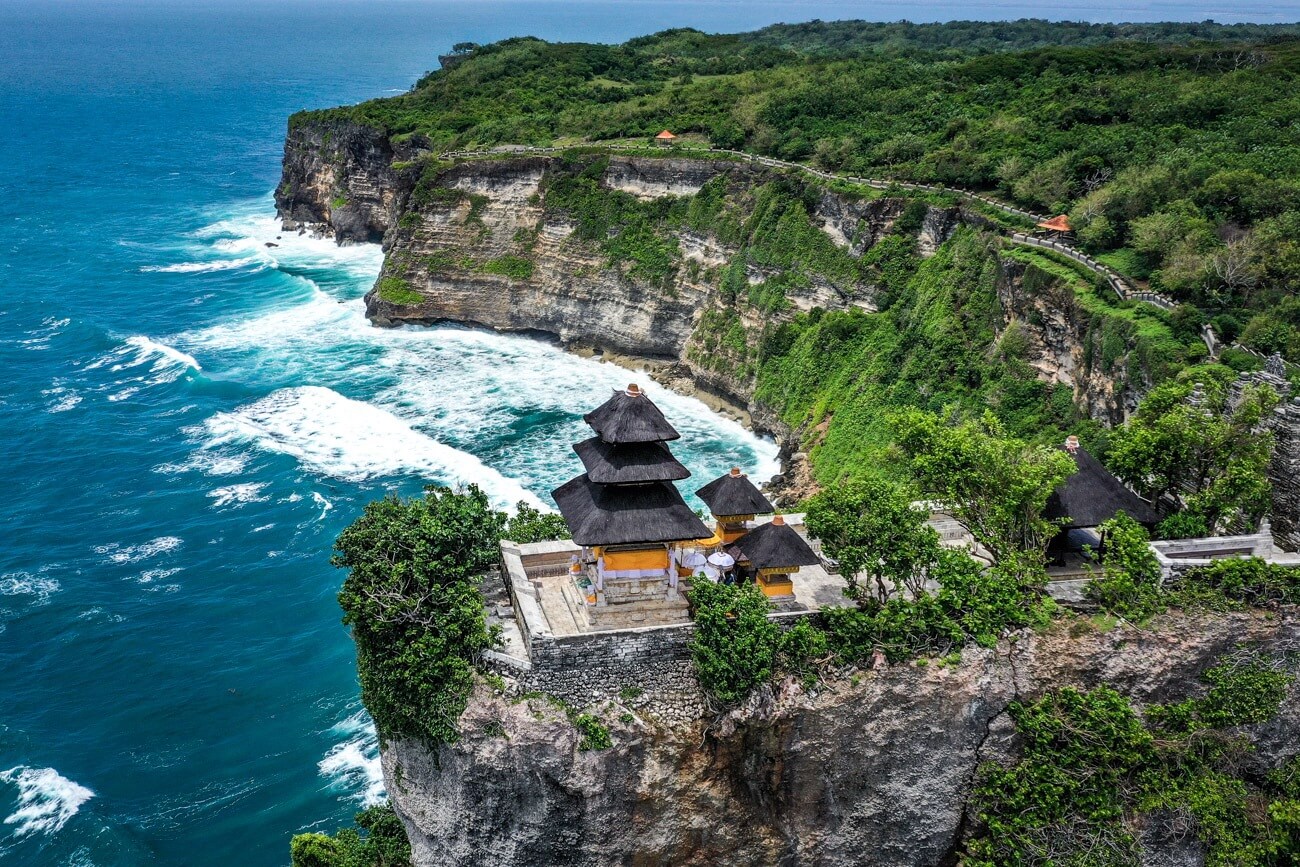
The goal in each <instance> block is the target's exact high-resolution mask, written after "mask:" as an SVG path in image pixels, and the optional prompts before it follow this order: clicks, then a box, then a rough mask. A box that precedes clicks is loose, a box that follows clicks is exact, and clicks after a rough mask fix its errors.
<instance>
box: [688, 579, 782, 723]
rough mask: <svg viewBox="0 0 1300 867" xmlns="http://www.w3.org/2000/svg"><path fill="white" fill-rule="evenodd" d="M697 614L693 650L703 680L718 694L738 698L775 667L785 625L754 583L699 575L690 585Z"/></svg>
mask: <svg viewBox="0 0 1300 867" xmlns="http://www.w3.org/2000/svg"><path fill="white" fill-rule="evenodd" d="M690 601H691V607H692V609H693V611H694V616H695V626H696V631H695V637H694V638H693V639H691V653H692V655H693V657H694V659H695V674H696V676H697V677H698V678H699V680H700V685H701V686H703V687H704V689H705V690H706V691H707V692H708V693H709V694H710V695H712V696H713V697H714V698H716V699H717V700H719V701H721V702H724V703H730V702H737V701H740V700H741V699H743V698H744V697H745V696H746V695H748V694H749V692H750V690H752V689H753V688H754V687H755V686H757V685H759V684H761V683H766V682H767V681H768V680H769V679H770V678H771V677H772V675H773V673H774V672H775V671H776V664H777V652H778V650H779V649H780V647H781V629H780V627H778V626H777V625H776V624H775V623H773V622H772V621H771V620H768V618H767V614H768V611H769V610H770V606H769V605H768V602H767V597H766V596H764V595H763V591H761V590H759V589H758V587H756V586H755V585H753V584H739V585H727V584H714V583H712V582H710V581H697V582H695V583H694V584H693V585H692V586H691V590H690Z"/></svg>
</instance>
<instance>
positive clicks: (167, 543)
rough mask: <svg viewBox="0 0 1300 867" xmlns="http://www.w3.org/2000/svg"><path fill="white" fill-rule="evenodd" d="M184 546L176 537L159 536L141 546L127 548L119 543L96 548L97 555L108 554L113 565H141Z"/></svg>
mask: <svg viewBox="0 0 1300 867" xmlns="http://www.w3.org/2000/svg"><path fill="white" fill-rule="evenodd" d="M182 544H183V543H182V542H181V540H180V539H179V538H177V537H176V536H159V537H158V538H157V539H151V540H150V541H148V542H144V543H142V544H140V545H130V546H127V547H125V548H123V547H122V546H121V545H119V544H118V543H117V542H111V543H109V544H107V545H99V546H97V547H96V548H95V553H96V554H107V555H108V559H109V560H110V561H111V562H113V563H139V562H140V561H142V560H148V559H149V558H150V557H157V556H158V555H159V554H166V553H167V552H168V551H175V550H176V549H177V548H179V547H180V546H181V545H182Z"/></svg>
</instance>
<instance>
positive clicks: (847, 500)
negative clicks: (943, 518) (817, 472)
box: [806, 478, 941, 602]
mask: <svg viewBox="0 0 1300 867" xmlns="http://www.w3.org/2000/svg"><path fill="white" fill-rule="evenodd" d="M929 517H930V513H929V512H928V511H927V510H925V509H919V508H917V507H915V506H913V505H912V498H911V497H909V496H907V493H906V492H905V491H904V490H903V489H902V488H900V487H899V486H897V485H895V484H893V483H891V482H887V481H882V480H880V479H874V478H869V479H864V480H861V481H855V482H849V483H846V484H841V485H836V486H833V487H830V488H827V489H825V490H823V491H822V492H821V493H819V494H817V495H816V496H815V497H813V498H812V499H811V500H810V501H809V502H808V509H807V517H806V521H807V525H808V531H809V532H810V533H811V534H812V535H813V536H814V537H816V538H818V539H820V540H821V541H822V545H823V547H824V549H825V551H826V553H828V554H829V555H830V556H832V557H834V558H835V559H836V560H838V561H839V564H840V571H841V573H842V574H843V575H844V576H845V577H846V578H847V579H848V581H849V587H850V590H851V591H853V592H860V588H859V587H858V583H857V579H858V575H859V574H862V573H865V574H866V576H867V578H868V579H869V580H871V581H872V582H874V585H875V589H874V592H875V595H876V598H877V599H878V600H879V601H881V602H884V601H885V600H887V599H889V597H890V596H892V595H893V594H894V593H902V592H903V591H907V592H909V593H910V594H911V595H912V596H916V595H918V594H919V593H921V591H922V590H923V589H924V588H925V578H926V575H927V573H928V572H929V570H930V568H931V567H932V566H933V565H934V563H935V562H936V561H937V560H938V558H939V551H940V550H941V549H940V546H939V534H938V533H936V532H935V531H934V529H933V528H931V527H930V526H929V525H928V524H927V523H926V521H927V519H928V518H929Z"/></svg>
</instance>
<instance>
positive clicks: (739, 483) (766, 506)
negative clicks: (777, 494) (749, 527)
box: [695, 467, 776, 516]
mask: <svg viewBox="0 0 1300 867" xmlns="http://www.w3.org/2000/svg"><path fill="white" fill-rule="evenodd" d="M695 496H697V497H699V498H700V499H701V500H703V501H704V503H705V505H707V506H708V507H709V511H710V512H712V513H713V514H715V515H721V516H726V515H765V514H767V513H768V512H774V511H776V507H775V506H773V505H772V504H771V503H770V502H768V499H767V497H765V496H763V492H762V491H760V490H759V489H758V487H757V486H756V485H755V484H754V483H753V482H751V481H750V480H749V477H748V476H746V475H744V474H743V473H741V472H740V470H739V469H737V468H735V467H732V469H731V472H729V473H727V474H726V475H725V476H719V477H718V478H716V479H714V480H713V481H711V482H709V483H708V484H707V485H705V486H704V487H702V488H700V489H699V490H698V491H696V492H695Z"/></svg>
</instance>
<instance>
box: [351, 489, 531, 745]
mask: <svg viewBox="0 0 1300 867" xmlns="http://www.w3.org/2000/svg"><path fill="white" fill-rule="evenodd" d="M505 520H506V518H505V515H504V514H502V513H501V512H497V511H494V510H492V509H491V508H490V506H489V504H488V498H487V495H486V494H484V493H483V492H482V491H481V490H479V489H478V488H477V487H475V486H473V485H471V486H470V487H468V488H467V489H465V490H464V491H460V492H454V491H452V490H450V489H448V488H443V487H430V488H428V489H427V491H426V493H425V495H424V496H423V497H422V498H413V499H409V500H404V499H400V498H398V497H396V496H388V497H385V498H384V499H382V500H379V501H377V502H374V503H370V504H369V505H367V506H366V509H365V512H364V514H362V516H361V517H360V518H358V519H357V520H356V521H354V522H353V523H352V524H351V525H350V526H349V527H348V528H347V529H346V530H344V531H343V533H342V534H340V536H339V538H338V541H337V542H336V543H335V546H334V547H335V551H336V552H337V553H336V554H335V555H334V558H333V560H332V561H331V562H333V564H334V565H335V566H339V567H342V568H346V569H349V570H350V572H349V574H348V577H347V580H346V581H344V583H343V590H342V592H341V593H339V604H340V605H341V606H342V607H343V610H344V612H345V614H344V617H343V622H344V623H346V624H347V625H348V626H350V627H351V628H352V638H353V640H354V641H355V642H356V645H357V674H358V676H359V679H360V681H361V700H362V701H363V702H364V703H365V706H366V709H367V710H368V711H369V712H370V715H371V717H373V718H374V721H375V727H376V729H377V730H378V732H379V737H380V738H381V739H384V740H386V739H388V738H392V737H411V738H417V739H419V740H422V741H424V742H425V743H427V744H429V745H431V746H436V745H438V744H442V743H448V742H450V741H453V740H455V739H456V722H457V720H458V719H459V718H460V715H461V712H462V711H464V709H465V705H466V703H467V702H468V700H469V695H470V691H471V690H472V689H473V683H474V678H473V673H474V663H475V662H476V661H477V659H478V658H479V656H480V654H482V652H483V651H484V650H486V649H488V648H489V647H491V646H492V644H493V643H494V639H495V636H494V635H493V634H492V632H491V631H490V630H489V629H488V628H487V623H486V619H485V615H484V607H483V594H482V593H481V592H480V590H479V576H480V575H482V574H483V573H484V572H485V571H487V570H488V569H489V568H491V567H492V565H493V563H495V561H496V558H497V556H498V551H497V545H498V541H499V540H500V538H501V531H502V528H503V527H504V526H505Z"/></svg>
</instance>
